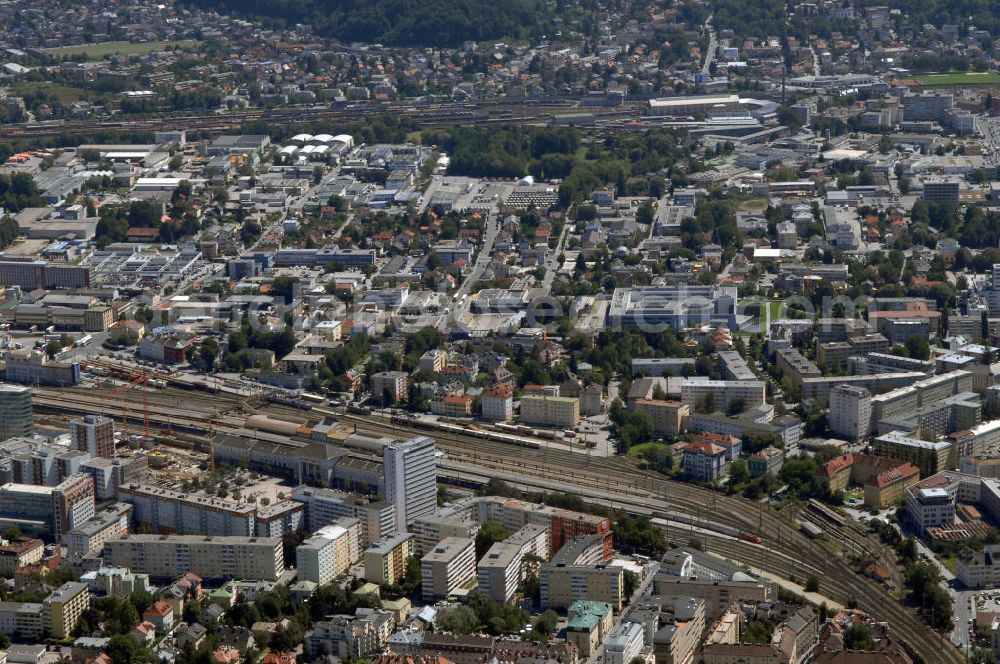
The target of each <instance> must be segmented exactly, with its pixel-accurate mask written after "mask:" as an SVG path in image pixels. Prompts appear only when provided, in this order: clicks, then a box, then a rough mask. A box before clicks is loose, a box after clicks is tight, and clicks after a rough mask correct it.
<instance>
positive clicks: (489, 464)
mask: <svg viewBox="0 0 1000 664" xmlns="http://www.w3.org/2000/svg"><path fill="white" fill-rule="evenodd" d="M102 393H110V391H109V390H108V389H107V388H96V389H95V388H91V389H88V391H87V392H86V393H84V392H83V391H81V390H72V389H60V390H54V389H46V388H42V389H39V390H38V392H37V394H36V396H35V403H36V407H37V408H38V409H39V410H40V411H42V412H57V413H67V412H69V413H88V412H101V413H105V414H107V415H108V416H111V417H115V418H116V419H121V417H122V416H123V415H127V416H128V417H129V419H132V418H135V419H136V421H141V420H142V418H143V412H144V406H143V402H142V396H141V395H140V394H137V393H135V391H132V392H130V393H126V394H125V395H122V397H120V398H119V399H118V400H116V401H113V402H112V401H109V400H106V399H103V398H102ZM146 396H147V399H148V401H149V417H150V423H151V425H152V424H154V423H156V424H157V425H160V426H166V427H169V428H171V429H175V430H178V431H184V432H188V433H205V432H207V431H209V430H210V429H211V430H214V431H226V432H230V431H232V432H236V431H238V430H239V429H241V428H242V425H243V419H244V418H243V416H242V415H231V414H229V413H230V412H231V411H232V410H233V409H238V408H240V407H241V400H240V399H239V398H238V397H236V396H234V395H226V394H220V395H217V397H213V398H212V399H192V398H191V396H190V393H187V394H186V395H185V393H183V392H178V391H173V392H171V391H169V390H165V391H155V392H154V391H150V392H148V393H147V395H146ZM123 401H127V402H128V403H129V406H128V407H126V406H125V405H124V403H122V402H123ZM181 404H183V405H181ZM267 410H268V412H271V413H273V414H278V415H282V414H283V415H287V416H291V417H294V418H296V419H302V418H303V413H302V411H297V410H296V409H294V408H291V407H288V406H281V405H279V404H268V406H267ZM315 411H316V414H319V415H321V416H322V415H336V416H337V417H339V418H340V419H341V420H343V421H345V422H349V423H354V424H355V425H356V426H357V428H358V429H360V430H363V431H370V432H373V433H381V434H388V435H395V436H409V435H431V436H433V437H434V438H435V440H436V441H437V445H438V448H439V449H440V450H442V451H443V452H445V454H446V455H447V456H446V459H445V460H444V461H443V463H442V473H441V474H442V476H444V477H452V478H457V479H458V480H460V481H461V480H465V481H470V482H471V481H475V480H476V478H478V480H479V481H485V480H486V479H488V478H490V477H500V478H503V479H508V480H509V481H511V482H512V483H514V484H515V485H517V486H522V487H525V488H530V489H534V490H538V489H543V490H553V489H552V487H553V486H558V485H562V486H563V487H565V488H564V490H566V489H570V490H573V491H574V492H575V493H577V494H578V495H580V496H581V497H582V498H584V499H586V500H590V501H591V502H597V503H601V502H602V501H610V502H611V503H612V505H611V506H612V507H614V508H616V509H624V510H627V511H629V512H632V513H635V514H641V515H651V514H652V512H654V511H676V512H683V513H686V514H692V515H696V516H701V517H705V518H710V519H711V520H712V521H714V522H716V523H720V524H723V525H726V526H730V527H732V528H735V529H737V530H739V531H745V532H750V533H757V534H759V535H760V536H761V537H763V539H764V544H763V545H762V546H758V545H753V544H751V543H746V542H741V543H739V544H737V543H736V542H737V541H738V540H733V539H731V538H728V537H725V536H722V535H716V536H713V535H710V534H705V535H701V534H699V539H703V540H704V542H705V546H706V548H708V550H710V551H715V552H719V553H724V554H725V555H726V556H727V557H732V554H733V552H734V551H735V552H736V553H739V554H740V560H742V561H743V562H746V563H748V564H751V565H753V566H754V567H758V568H760V569H763V570H765V571H767V572H769V573H772V574H776V575H780V576H782V577H784V578H792V577H795V578H802V577H803V576H807V575H808V574H809V573H812V574H814V575H815V576H817V577H818V578H819V579H821V584H820V591H821V593H822V594H824V595H826V596H828V597H830V598H831V599H833V600H835V601H837V602H840V603H842V604H847V603H848V601H849V600H850V599H854V600H856V601H857V605H858V607H859V608H861V609H862V610H864V611H867V612H869V613H871V614H872V615H875V616H878V617H880V618H882V619H885V620H887V621H889V622H890V623H891V624H892V625H893V628H894V629H895V630H896V633H897V634H898V635H899V636H900V638H901V639H903V640H904V641H906V642H908V643H909V644H910V645H911V646H912V647H913V648H914V650H916V651H917V652H919V653H921V654H922V655H923V656H924V657H925V658H926V659H927V661H928V662H939V663H941V664H960V663H961V662H962V661H964V660H963V657H962V655H961V653H959V652H958V651H957V650H956V649H955V648H954V647H953V646H952V645H951V644H950V643H949V642H948V641H946V640H945V639H943V638H942V637H941V636H940V635H939V634H937V633H936V632H934V631H933V630H931V629H930V628H928V627H927V625H926V624H925V623H924V622H923V621H922V620H921V619H920V618H919V616H917V615H916V613H915V612H914V611H912V610H910V609H908V608H906V607H904V606H902V605H901V604H900V603H899V601H898V600H897V599H896V598H895V597H893V596H892V595H890V594H889V593H888V592H887V591H886V590H885V588H884V587H882V586H880V585H878V584H877V583H875V582H874V581H871V580H869V579H867V578H865V577H862V576H860V575H859V574H857V573H855V572H854V571H853V570H852V569H851V568H850V567H849V565H848V563H847V561H845V560H844V559H842V558H841V557H839V556H836V555H833V554H832V553H831V552H830V551H829V550H828V549H827V548H826V547H825V546H824V544H822V543H821V542H817V541H813V540H811V539H809V538H807V537H806V536H805V535H804V534H802V533H801V532H800V531H799V529H798V527H797V526H796V523H795V519H794V518H793V516H794V515H791V514H784V513H780V512H776V511H774V510H772V509H771V508H770V507H764V506H763V505H761V504H759V503H758V504H756V507H757V509H754V504H753V503H748V502H747V501H745V500H743V499H741V498H736V497H732V496H727V495H724V494H721V493H718V492H716V491H713V490H711V489H707V488H704V487H699V486H696V485H691V484H686V483H681V482H677V481H674V480H670V479H668V478H665V477H663V476H662V475H660V474H658V473H655V472H651V471H644V470H640V469H637V468H636V467H635V466H634V465H633V464H632V463H631V462H629V461H628V460H627V459H625V458H622V457H588V456H587V455H586V454H584V453H581V452H568V451H563V450H559V449H547V448H545V447H542V448H541V449H531V448H526V447H517V446H514V445H510V444H505V443H500V442H494V441H489V440H484V439H481V438H473V437H469V436H462V435H458V434H452V433H445V432H440V431H427V430H424V429H417V428H413V427H407V426H404V425H401V424H398V423H396V424H393V423H389V422H384V421H380V420H378V419H376V418H374V417H372V416H360V415H344V414H341V413H334V412H333V411H330V410H327V409H323V408H318V409H315ZM861 536H862V534H861V533H858V532H856V531H855V532H852V533H851V537H852V539H854V538H855V537H857V538H858V539H860V538H861ZM859 543H860V542H859ZM743 556H746V558H745V559H744V558H743Z"/></svg>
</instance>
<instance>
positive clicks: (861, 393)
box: [830, 385, 872, 440]
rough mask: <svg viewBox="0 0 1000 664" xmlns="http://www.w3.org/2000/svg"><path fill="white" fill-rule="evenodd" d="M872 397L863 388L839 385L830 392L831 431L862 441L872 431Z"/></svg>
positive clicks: (848, 438) (849, 438)
mask: <svg viewBox="0 0 1000 664" xmlns="http://www.w3.org/2000/svg"><path fill="white" fill-rule="evenodd" d="M871 415H872V396H871V393H870V392H869V391H868V390H866V389H865V388H863V387H857V386H855V385H838V386H837V387H835V388H833V389H832V390H830V431H832V432H833V433H834V434H835V435H837V436H842V437H844V438H846V439H847V440H862V439H864V438H865V437H867V436H868V432H869V431H870V430H871Z"/></svg>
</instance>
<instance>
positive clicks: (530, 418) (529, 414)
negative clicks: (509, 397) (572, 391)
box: [521, 394, 580, 429]
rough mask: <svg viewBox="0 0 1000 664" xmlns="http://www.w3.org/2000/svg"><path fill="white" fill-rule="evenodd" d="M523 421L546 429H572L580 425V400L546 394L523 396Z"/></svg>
mask: <svg viewBox="0 0 1000 664" xmlns="http://www.w3.org/2000/svg"><path fill="white" fill-rule="evenodd" d="M521 421H522V422H524V423H525V424H533V425H539V426H544V427H555V428H559V429H572V428H574V427H576V426H577V425H578V424H580V400H579V399H577V398H576V397H554V396H549V395H546V394H530V395H525V396H522V397H521Z"/></svg>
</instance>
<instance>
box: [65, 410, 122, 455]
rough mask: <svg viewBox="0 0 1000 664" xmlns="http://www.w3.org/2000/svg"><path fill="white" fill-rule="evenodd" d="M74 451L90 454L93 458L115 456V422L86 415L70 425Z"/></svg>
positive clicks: (99, 416)
mask: <svg viewBox="0 0 1000 664" xmlns="http://www.w3.org/2000/svg"><path fill="white" fill-rule="evenodd" d="M69 433H70V436H71V438H72V441H73V443H72V444H73V449H76V450H82V451H84V452H89V453H90V456H92V457H104V458H106V459H113V458H114V456H115V421H114V420H112V419H111V418H110V417H105V416H103V415H84V416H83V418H82V419H79V420H73V421H72V422H70V423H69Z"/></svg>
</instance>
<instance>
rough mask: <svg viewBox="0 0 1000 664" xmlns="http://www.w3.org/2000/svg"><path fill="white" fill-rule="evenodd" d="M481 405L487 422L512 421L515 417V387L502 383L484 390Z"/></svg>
mask: <svg viewBox="0 0 1000 664" xmlns="http://www.w3.org/2000/svg"><path fill="white" fill-rule="evenodd" d="M480 406H481V409H482V417H483V419H484V420H486V421H487V422H510V421H511V420H512V419H514V388H512V387H511V386H510V385H508V384H507V383H500V384H498V385H494V386H493V387H490V388H487V389H485V390H483V396H482V400H481V402H480Z"/></svg>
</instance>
